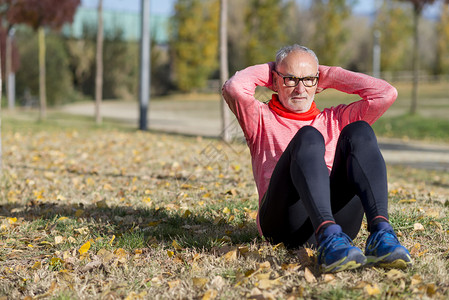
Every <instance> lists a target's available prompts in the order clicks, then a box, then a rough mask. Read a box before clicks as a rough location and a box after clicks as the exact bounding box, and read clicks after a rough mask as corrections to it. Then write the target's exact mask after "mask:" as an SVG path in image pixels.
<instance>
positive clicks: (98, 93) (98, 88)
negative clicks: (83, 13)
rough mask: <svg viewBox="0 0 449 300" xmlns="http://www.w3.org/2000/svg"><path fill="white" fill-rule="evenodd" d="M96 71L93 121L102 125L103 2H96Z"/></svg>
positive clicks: (101, 0) (100, 0)
mask: <svg viewBox="0 0 449 300" xmlns="http://www.w3.org/2000/svg"><path fill="white" fill-rule="evenodd" d="M96 61H97V62H96V65H97V71H96V75H95V121H96V123H97V124H101V123H102V116H101V111H100V108H101V102H102V98H103V0H99V1H98V27H97V55H96Z"/></svg>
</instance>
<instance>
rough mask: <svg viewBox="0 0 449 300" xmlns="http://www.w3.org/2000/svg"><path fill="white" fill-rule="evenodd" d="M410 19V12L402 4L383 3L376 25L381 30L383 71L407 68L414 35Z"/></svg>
mask: <svg viewBox="0 0 449 300" xmlns="http://www.w3.org/2000/svg"><path fill="white" fill-rule="evenodd" d="M410 20H411V16H410V14H409V13H407V12H405V11H404V10H403V8H402V6H399V5H393V4H391V3H386V2H384V4H383V5H382V7H381V9H380V12H379V15H378V17H377V20H376V23H375V26H374V27H375V28H376V29H377V30H379V31H380V46H381V49H382V55H381V70H382V71H400V70H404V69H407V65H408V60H409V53H410V51H411V46H410V37H411V35H412V24H411V21H410ZM408 69H409V68H408Z"/></svg>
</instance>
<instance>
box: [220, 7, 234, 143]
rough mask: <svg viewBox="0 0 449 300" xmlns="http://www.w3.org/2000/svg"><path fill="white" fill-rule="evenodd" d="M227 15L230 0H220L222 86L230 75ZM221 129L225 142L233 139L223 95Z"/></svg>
mask: <svg viewBox="0 0 449 300" xmlns="http://www.w3.org/2000/svg"><path fill="white" fill-rule="evenodd" d="M227 16H228V1H227V0H220V86H223V84H224V83H225V81H226V80H227V79H228V77H229V70H228V39H227ZM221 129H222V131H221V138H222V139H223V140H224V141H225V142H229V141H230V140H231V134H230V128H229V108H228V106H227V104H226V102H225V101H224V99H223V97H222V99H221Z"/></svg>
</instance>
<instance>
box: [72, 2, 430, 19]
mask: <svg viewBox="0 0 449 300" xmlns="http://www.w3.org/2000/svg"><path fill="white" fill-rule="evenodd" d="M297 1H298V2H299V3H310V1H313V0H297ZM175 2H176V0H150V12H151V14H153V15H171V14H172V13H173V5H174V3H175ZM378 2H379V1H378V0H358V2H357V5H356V7H355V8H354V13H356V14H370V13H372V12H374V10H375V8H376V6H375V5H376V3H378ZM437 2H438V1H437ZM140 3H141V0H103V7H104V8H105V9H116V10H122V11H136V12H137V11H140ZM81 5H82V6H84V7H97V6H98V0H81ZM425 14H426V15H429V16H432V15H437V14H438V7H436V6H434V7H431V8H428V9H427V11H425Z"/></svg>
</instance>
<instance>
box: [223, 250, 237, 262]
mask: <svg viewBox="0 0 449 300" xmlns="http://www.w3.org/2000/svg"><path fill="white" fill-rule="evenodd" d="M223 258H224V259H225V260H227V261H233V260H236V259H237V249H233V250H231V251H228V252H227V253H226V254H225V255H223Z"/></svg>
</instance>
